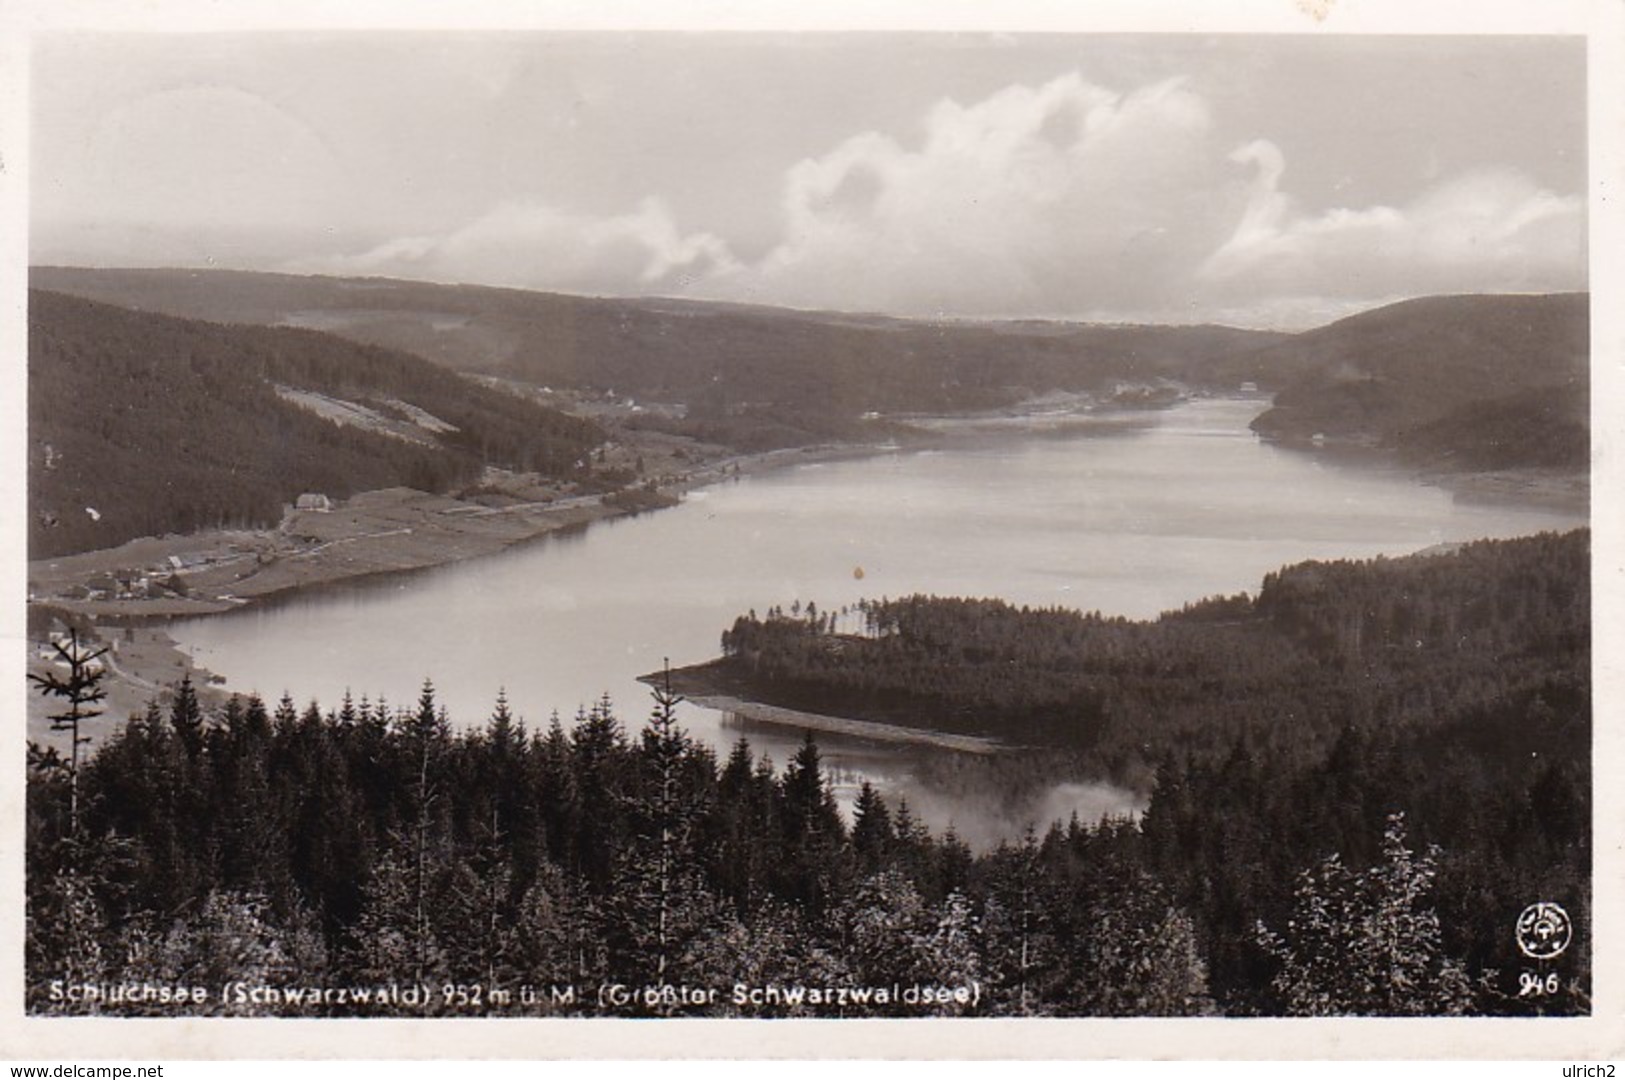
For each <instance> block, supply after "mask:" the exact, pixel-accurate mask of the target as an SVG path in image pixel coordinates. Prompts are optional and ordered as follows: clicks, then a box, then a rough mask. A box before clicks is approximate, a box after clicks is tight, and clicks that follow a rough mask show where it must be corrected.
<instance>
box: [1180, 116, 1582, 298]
mask: <svg viewBox="0 0 1625 1080" xmlns="http://www.w3.org/2000/svg"><path fill="white" fill-rule="evenodd" d="M1230 158H1231V160H1232V161H1233V162H1236V163H1238V164H1242V165H1244V166H1250V167H1253V168H1254V169H1255V178H1254V182H1253V191H1252V194H1251V196H1250V197H1249V200H1248V204H1247V208H1246V210H1245V211H1244V213H1243V214H1242V217H1241V220H1240V221H1239V222H1238V223H1237V225H1236V228H1235V231H1234V232H1233V233H1232V234H1231V236H1230V238H1229V239H1228V240H1226V241H1225V243H1224V244H1223V245H1222V246H1220V247H1219V248H1218V250H1216V251H1215V252H1214V253H1213V254H1212V255H1211V256H1210V257H1209V258H1208V259H1207V260H1206V261H1205V262H1204V263H1203V265H1202V267H1201V270H1200V274H1199V276H1200V278H1201V279H1202V281H1203V283H1204V284H1205V285H1206V286H1208V287H1209V289H1210V290H1211V291H1212V292H1213V293H1214V294H1216V295H1220V296H1229V297H1235V296H1239V295H1243V294H1253V295H1255V296H1260V297H1262V296H1268V295H1285V296H1300V297H1301V296H1330V297H1339V296H1341V297H1361V296H1364V297H1372V296H1390V295H1391V296H1412V295H1417V294H1421V293H1433V292H1452V291H1456V292H1473V291H1489V290H1507V291H1517V290H1528V289H1553V288H1559V289H1575V288H1581V287H1583V286H1584V282H1585V261H1584V258H1585V237H1586V231H1585V230H1586V222H1585V206H1584V203H1583V202H1582V201H1581V199H1580V198H1579V197H1578V196H1563V195H1558V194H1555V193H1553V192H1551V191H1548V190H1546V189H1544V188H1541V187H1538V186H1537V185H1536V184H1535V183H1534V182H1533V181H1531V180H1529V179H1528V178H1527V177H1525V176H1523V175H1521V174H1519V173H1517V172H1514V171H1511V170H1504V169H1483V170H1478V171H1474V172H1470V173H1467V174H1464V175H1460V176H1455V177H1452V178H1449V179H1447V180H1444V181H1442V182H1440V183H1437V184H1435V185H1433V186H1431V187H1429V188H1428V189H1426V190H1424V191H1422V192H1421V193H1419V194H1418V195H1417V196H1416V197H1415V198H1414V199H1412V200H1411V201H1409V202H1407V203H1405V204H1404V205H1402V206H1373V207H1366V208H1362V209H1347V208H1339V209H1331V210H1326V211H1322V212H1319V213H1309V212H1305V211H1302V210H1300V209H1299V208H1298V207H1297V206H1296V205H1295V204H1294V200H1293V199H1292V198H1291V197H1290V196H1289V195H1287V194H1286V193H1285V192H1283V191H1282V189H1281V181H1282V177H1283V174H1284V173H1285V172H1286V163H1285V160H1284V159H1283V157H1282V154H1281V151H1280V150H1279V149H1278V148H1276V147H1275V146H1274V145H1273V144H1271V143H1269V142H1265V141H1259V142H1253V143H1249V144H1247V145H1246V146H1243V147H1241V148H1239V149H1238V150H1236V151H1235V152H1234V153H1232V154H1231V155H1230Z"/></svg>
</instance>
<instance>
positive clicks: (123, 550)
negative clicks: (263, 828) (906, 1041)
mask: <svg viewBox="0 0 1625 1080" xmlns="http://www.w3.org/2000/svg"><path fill="white" fill-rule="evenodd" d="M1140 411H1141V410H1128V409H1125V410H1118V409H1110V410H1106V411H1105V412H1104V413H1100V412H1094V411H1092V410H1091V411H1090V412H1088V413H1081V414H1075V415H1074V416H1073V417H1072V418H1071V419H1072V421H1073V423H1076V424H1082V425H1086V426H1087V425H1100V424H1102V423H1106V424H1121V423H1125V422H1132V421H1133V419H1134V415H1133V414H1134V413H1137V412H1140ZM1125 414H1126V415H1125ZM916 419H922V420H923V419H928V418H916ZM937 419H938V420H939V421H941V423H939V424H937V425H926V426H922V427H919V428H917V429H916V436H915V437H912V438H907V439H905V440H902V441H887V442H884V443H879V442H877V443H827V444H818V445H812V446H804V447H787V448H779V449H774V450H767V451H761V452H755V453H721V454H714V455H713V454H708V455H707V456H706V459H705V460H701V461H694V462H693V463H692V467H690V468H687V469H685V470H684V471H683V472H682V473H681V474H679V475H675V476H674V475H671V474H669V473H668V474H666V475H665V476H664V477H662V478H661V480H660V481H659V482H656V483H655V484H653V485H651V486H650V487H649V488H648V489H646V490H639V489H624V491H625V492H626V493H629V494H623V493H618V492H609V493H604V494H596V493H595V494H585V495H582V494H573V495H564V494H562V493H561V494H560V495H557V496H553V497H550V498H548V497H544V498H542V499H532V500H529V501H527V500H524V499H521V498H520V497H518V496H517V495H512V494H509V493H503V496H502V499H504V500H506V501H496V502H495V504H494V505H493V500H492V499H491V498H489V497H487V498H486V499H485V500H484V501H475V499H474V498H470V497H469V493H466V492H465V493H464V497H463V498H455V497H452V496H444V495H433V494H429V493H425V492H421V491H416V490H414V489H410V488H389V489H382V490H376V491H368V492H361V493H358V494H357V495H354V496H352V497H351V498H349V499H347V500H345V501H344V502H342V503H337V504H334V505H333V506H332V508H331V509H329V510H304V511H300V510H290V511H289V512H288V514H287V515H286V516H285V517H284V519H283V521H282V522H281V523H280V524H279V525H278V526H276V527H275V528H269V529H257V530H246V529H237V530H213V531H209V532H202V533H194V534H190V535H186V536H166V537H147V538H141V539H137V540H132V541H129V542H127V543H126V544H123V545H120V546H119V547H117V548H110V549H102V550H98V551H91V552H83V553H78V554H74V555H66V556H61V557H58V558H54V559H41V560H37V561H33V562H30V563H29V564H28V576H29V608H30V610H31V611H33V610H39V609H43V610H50V609H57V610H60V611H63V612H67V613H70V614H72V615H75V616H78V617H80V618H84V619H86V620H88V621H89V622H90V623H92V624H93V625H96V626H98V627H99V628H100V629H101V630H102V632H103V636H104V637H105V638H107V639H109V640H112V639H115V638H118V637H121V636H122V635H125V634H128V633H130V632H132V631H133V632H135V633H136V634H137V636H138V637H140V638H142V639H143V641H146V642H147V643H146V645H145V647H143V648H141V649H137V650H136V651H135V653H134V654H133V655H132V656H129V657H125V656H123V655H121V656H120V657H119V660H120V663H119V664H118V665H116V666H115V668H114V670H113V671H112V672H111V673H110V674H111V676H112V677H110V678H109V679H108V680H107V683H108V686H109V690H110V696H109V707H108V710H107V711H108V714H109V715H110V716H114V717H117V716H118V709H119V708H121V707H122V706H124V705H127V704H129V703H131V702H136V701H138V702H139V704H140V707H142V708H144V707H145V702H146V701H147V700H148V699H149V698H151V697H154V696H157V697H160V698H163V697H165V696H166V695H167V694H168V693H169V690H168V688H169V687H170V686H173V685H174V683H176V682H178V681H179V680H180V678H181V677H182V676H183V675H188V674H189V675H190V676H191V677H192V680H193V683H194V685H196V686H197V687H198V689H199V691H200V693H203V692H205V691H207V692H208V693H209V695H211V697H218V698H219V699H220V700H221V701H223V700H224V699H225V697H226V695H227V693H228V691H224V690H222V689H221V688H220V684H219V682H218V681H217V680H216V679H215V677H214V676H212V674H211V673H210V672H208V671H207V670H205V669H202V668H199V667H197V666H195V665H193V664H192V663H191V662H190V658H189V657H186V656H185V655H184V654H183V653H182V652H181V651H180V650H179V648H178V646H176V644H175V642H174V640H173V639H172V638H170V637H169V635H168V634H167V633H166V632H165V628H166V626H167V624H168V623H170V622H171V621H172V620H175V619H178V618H193V617H200V616H207V615H213V614H221V613H225V612H228V611H236V610H239V609H241V608H245V607H252V606H255V605H261V606H264V605H266V604H274V603H277V602H279V601H283V600H287V599H289V598H293V597H296V596H298V595H299V594H301V593H305V592H309V591H312V590H320V589H325V588H332V587H335V586H343V585H349V584H352V583H357V582H361V581H364V580H366V579H368V578H379V577H387V576H392V575H400V574H408V573H413V572H417V571H421V570H429V569H434V568H437V567H441V566H449V565H452V564H456V563H461V562H466V561H469V560H472V559H476V558H481V557H484V556H487V555H494V554H497V553H500V552H502V551H505V550H508V549H510V548H514V547H517V546H520V545H524V544H527V543H531V542H534V541H537V540H542V539H545V538H547V537H549V536H554V535H567V534H569V533H571V532H575V531H579V530H584V529H587V528H588V527H590V526H591V525H592V524H593V523H595V522H599V521H606V520H613V519H616V518H620V517H628V516H633V515H636V514H639V513H644V512H646V511H650V510H655V509H662V508H665V507H667V506H671V505H677V504H678V503H680V502H681V496H682V495H683V494H684V493H687V492H689V491H693V490H697V489H700V488H705V487H710V486H714V485H716V484H719V483H726V482H727V481H729V480H737V479H739V478H742V477H748V476H753V475H759V474H764V473H769V472H774V471H778V470H781V469H786V468H791V467H794V466H798V465H810V464H819V463H823V462H830V461H839V460H850V459H857V458H867V457H874V456H877V455H885V454H892V453H898V452H907V451H910V450H923V449H931V448H939V449H940V448H944V447H946V448H952V447H954V446H956V445H976V444H980V443H982V442H985V441H988V440H990V439H992V440H998V439H1005V438H1010V437H1019V436H1023V435H1040V436H1041V435H1044V434H1047V433H1049V427H1050V425H1052V424H1053V423H1054V422H1055V418H1054V417H1053V416H1052V415H1043V416H1026V417H1020V418H1016V417H1008V416H1006V417H1001V418H1000V422H999V423H997V424H995V425H994V430H988V429H987V428H986V425H985V424H984V423H982V422H979V421H978V419H977V418H974V417H972V418H968V419H967V418H962V417H943V418H937ZM956 421H964V423H962V424H961V423H956ZM1012 421H1014V422H1012ZM1006 424H1009V425H1010V426H1008V427H1006ZM1302 451H1303V452H1307V453H1309V454H1312V455H1314V456H1316V457H1327V458H1331V459H1334V460H1335V459H1336V458H1337V456H1338V455H1337V454H1336V452H1335V451H1332V452H1330V453H1325V452H1317V451H1316V450H1311V449H1309V448H1307V447H1305V448H1302ZM1392 464H1395V463H1390V465H1392ZM1412 476H1413V478H1414V480H1415V482H1417V483H1420V484H1424V485H1428V486H1433V487H1436V488H1440V489H1442V490H1445V491H1447V492H1449V493H1450V494H1451V496H1452V498H1454V499H1457V500H1459V501H1463V502H1468V501H1472V502H1491V503H1504V504H1510V505H1523V506H1535V507H1539V508H1542V509H1548V510H1558V511H1561V512H1569V513H1574V514H1577V515H1578V516H1580V517H1582V518H1585V517H1587V516H1588V510H1589V498H1588V491H1587V480H1588V477H1586V476H1585V475H1583V474H1582V475H1580V476H1577V477H1576V476H1570V475H1567V474H1560V473H1557V472H1547V471H1543V472H1540V473H1538V474H1534V473H1529V472H1527V471H1520V472H1511V473H1500V474H1479V473H1471V474H1440V473H1426V472H1421V471H1413V472H1412ZM618 494H619V495H621V498H620V499H619V500H617V498H616V496H617V495H618ZM177 562H178V564H179V565H174V566H173V567H171V566H170V564H171V563H177ZM135 568H146V570H147V571H148V572H150V576H151V577H152V579H153V580H157V578H158V577H159V575H160V574H163V575H168V576H166V584H167V583H168V582H169V581H172V580H175V579H178V580H180V581H181V582H182V583H183V590H182V591H183V592H184V595H175V594H173V593H172V592H170V591H168V590H167V589H166V590H164V591H161V592H159V593H157V594H156V595H152V594H149V595H145V596H141V597H139V598H138V597H132V596H120V597H116V598H115V597H108V596H101V597H95V596H92V597H81V598H71V597H68V596H64V595H62V594H63V593H65V592H67V591H69V589H70V587H71V586H72V585H81V586H82V584H83V583H85V582H93V581H97V580H102V581H105V580H106V579H107V578H108V577H109V576H111V575H114V574H117V575H120V576H125V577H131V578H132V579H133V575H134V574H135ZM80 591H83V590H82V589H81V590H80ZM37 594H44V595H37ZM39 637H40V633H39V631H38V630H31V632H30V639H31V640H38V639H39ZM147 639H150V641H147ZM29 652H30V657H31V660H30V663H31V665H32V664H34V663H35V662H36V661H35V659H34V658H33V654H34V649H33V648H32V647H30V650H29ZM114 688H117V689H118V693H117V694H114V693H113V692H112V691H113V690H114ZM703 693H704V689H703V688H697V689H696V692H695V696H691V697H690V700H692V701H694V702H695V703H696V704H701V705H704V706H705V707H710V708H715V709H718V710H719V711H724V712H734V713H736V714H738V715H740V716H741V717H744V718H745V719H749V720H758V721H760V722H763V723H770V724H778V725H780V726H800V727H802V728H813V729H815V730H824V731H831V732H838V733H842V734H847V735H851V736H853V737H857V738H866V739H876V740H878V741H892V742H922V741H925V742H930V741H933V740H935V739H936V738H937V733H932V732H918V731H917V730H916V729H910V728H900V727H895V726H894V725H886V724H878V723H875V722H872V721H862V720H852V719H850V718H843V717H829V716H823V715H821V714H816V713H799V712H798V711H796V710H778V708H777V707H776V706H770V705H765V704H762V703H757V702H750V701H745V700H742V699H738V698H734V697H731V696H729V695H726V694H705V696H706V697H709V698H712V699H713V700H714V701H715V702H716V704H712V703H710V702H702V701H701V700H700V696H699V695H701V694H703ZM48 705H49V703H48V702H46V701H44V700H42V697H41V695H39V694H37V693H32V692H31V693H30V694H29V698H28V709H27V725H28V730H29V734H30V737H36V736H49V734H50V733H49V731H48V728H49V725H48V724H47V723H45V721H44V714H45V712H46V711H47V710H48ZM775 710H776V711H775ZM842 725H851V726H846V727H843V726H842ZM120 726H122V724H120ZM922 736H923V737H922ZM943 738H947V739H949V740H959V739H964V740H968V741H967V742H966V743H965V745H964V746H958V745H949V748H951V749H965V750H967V751H968V752H973V753H989V752H994V751H993V750H990V749H986V748H981V749H976V748H974V747H978V746H979V745H980V744H981V743H984V742H986V743H993V744H995V745H996V746H997V745H998V744H996V740H978V739H977V738H976V737H973V736H943ZM39 741H42V742H50V741H51V739H50V738H49V737H45V738H40V739H39ZM938 745H948V744H942V743H938ZM999 748H1003V747H1002V746H1000V747H999Z"/></svg>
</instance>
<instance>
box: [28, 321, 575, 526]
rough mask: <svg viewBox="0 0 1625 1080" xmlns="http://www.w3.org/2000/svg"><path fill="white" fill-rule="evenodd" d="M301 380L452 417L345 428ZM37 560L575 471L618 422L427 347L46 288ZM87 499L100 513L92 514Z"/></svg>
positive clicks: (35, 454) (32, 431) (34, 337)
mask: <svg viewBox="0 0 1625 1080" xmlns="http://www.w3.org/2000/svg"><path fill="white" fill-rule="evenodd" d="M278 386H283V387H292V388H296V389H300V390H307V391H313V392H318V393H322V394H325V395H329V396H331V397H334V398H338V399H343V400H346V401H355V402H363V403H370V404H371V406H372V407H375V408H377V409H379V410H381V411H383V412H385V413H391V412H393V413H394V414H396V415H397V416H409V415H410V413H408V412H405V411H403V410H402V409H401V403H405V404H406V405H409V406H416V407H418V408H421V409H424V410H427V411H428V412H430V413H432V414H433V416H434V417H435V418H436V419H438V420H439V421H442V422H443V424H444V425H449V429H447V428H442V429H441V430H438V431H433V432H431V430H430V429H422V431H423V435H422V438H420V439H417V440H408V439H401V438H394V437H391V436H389V435H386V434H382V433H379V432H375V431H367V430H363V429H361V428H357V427H350V426H341V425H339V424H335V423H333V422H331V421H328V420H326V419H323V418H322V417H320V416H317V415H315V414H314V413H311V412H308V411H306V410H305V409H302V408H300V407H299V406H297V405H294V404H292V403H291V402H289V401H286V400H283V398H282V397H279V396H278V394H277V387H278ZM28 425H29V447H28V453H29V457H28V467H29V487H30V489H31V490H30V508H31V513H30V515H29V533H28V535H29V548H30V553H31V556H32V557H34V558H39V557H41V556H49V555H59V554H66V553H69V552H74V551H84V550H90V549H95V548H104V547H112V546H115V545H117V544H120V543H122V542H124V541H126V540H130V539H133V538H135V537H138V536H156V535H161V534H164V533H176V532H191V531H194V530H197V529H204V528H215V527H222V526H225V527H256V526H257V527H263V526H270V525H275V524H276V523H277V521H278V520H279V519H280V518H281V516H282V511H283V507H284V506H285V505H288V504H291V503H292V502H293V501H294V500H295V499H296V498H297V497H298V496H299V495H300V494H301V493H303V492H307V491H314V492H321V493H323V494H327V495H329V496H332V497H334V498H341V497H345V496H348V495H350V494H353V493H355V492H357V491H366V490H371V489H376V488H384V487H394V486H398V485H399V486H406V487H413V488H418V489H420V490H424V491H444V490H447V489H448V488H449V487H451V486H453V485H458V484H464V483H468V482H471V481H475V480H477V479H478V478H479V476H480V471H481V469H482V468H483V466H485V465H487V464H491V465H500V466H503V467H507V468H513V469H519V470H536V471H539V472H542V473H544V474H548V475H553V476H565V475H569V474H571V473H572V472H573V471H574V470H575V467H576V462H577V461H578V460H579V459H581V458H582V457H583V456H584V455H585V454H586V453H587V452H588V451H589V450H590V449H591V448H592V447H593V446H594V445H596V444H597V443H599V442H601V441H602V439H603V437H604V436H603V433H602V432H601V431H600V430H599V429H598V428H597V427H596V426H595V425H593V424H591V423H589V422H587V421H584V420H580V419H577V418H575V417H570V416H566V415H564V414H563V413H559V412H557V411H555V410H551V409H547V408H543V407H542V406H539V405H536V404H534V403H532V402H529V401H526V400H523V399H521V398H518V397H514V396H512V395H508V394H503V393H499V392H497V391H494V390H490V389H487V388H485V387H482V386H480V385H478V384H476V383H473V382H471V381H469V380H467V379H465V378H463V377H461V376H458V375H456V374H454V373H452V372H449V371H446V370H445V369H443V368H439V367H436V366H435V365H433V364H431V363H428V362H427V361H424V360H422V359H420V358H418V357H416V356H411V355H408V354H405V353H400V352H392V351H389V350H386V349H381V348H377V347H374V346H368V345H359V344H356V343H354V342H351V341H347V340H344V339H342V338H337V337H333V336H331V335H328V334H322V333H318V332H315V331H311V330H295V329H288V328H269V327H253V326H225V325H219V324H214V323H204V322H196V321H191V320H185V319H176V318H171V317H169V316H163V315H152V314H147V313H143V312H136V311H129V310H126V309H123V308H116V307H112V306H109V305H106V304H99V303H93V302H90V301H87V300H80V299H77V298H74V297H69V296H62V295H58V294H55V293H49V292H43V291H39V290H35V291H33V292H31V293H30V295H29V359H28ZM87 508H89V509H91V510H94V511H95V513H94V514H91V513H89V512H88V511H87Z"/></svg>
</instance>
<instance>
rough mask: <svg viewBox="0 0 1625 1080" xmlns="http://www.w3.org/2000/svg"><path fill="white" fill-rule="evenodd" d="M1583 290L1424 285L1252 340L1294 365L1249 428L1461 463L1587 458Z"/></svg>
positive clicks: (1563, 462) (1430, 462)
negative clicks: (1451, 290)
mask: <svg viewBox="0 0 1625 1080" xmlns="http://www.w3.org/2000/svg"><path fill="white" fill-rule="evenodd" d="M1589 302H1590V297H1589V295H1588V294H1585V293H1558V294H1551V295H1541V296H1511V295H1508V296H1432V297H1424V298H1421V299H1416V300H1406V301H1403V302H1401V303H1397V304H1391V305H1389V306H1387V307H1382V308H1377V309H1374V310H1372V311H1365V312H1361V313H1360V314H1358V315H1353V316H1350V317H1348V318H1346V319H1340V320H1338V321H1337V322H1334V323H1331V324H1330V325H1328V326H1323V327H1321V328H1319V329H1316V330H1311V331H1308V332H1305V333H1302V334H1298V335H1297V336H1295V337H1293V338H1291V339H1290V340H1288V341H1284V342H1281V343H1278V344H1276V345H1273V346H1271V347H1269V348H1268V349H1266V350H1265V353H1266V354H1267V357H1268V359H1269V361H1270V362H1271V363H1272V364H1275V365H1278V366H1283V367H1296V368H1297V369H1298V370H1299V371H1300V372H1301V374H1300V375H1298V376H1297V377H1296V378H1294V379H1292V380H1291V381H1289V382H1288V383H1287V384H1286V385H1285V386H1283V387H1282V388H1281V389H1280V391H1279V392H1278V393H1277V395H1276V398H1275V404H1274V407H1273V408H1271V409H1270V410H1269V411H1268V412H1266V413H1264V414H1263V415H1262V416H1260V417H1259V418H1258V419H1257V420H1256V421H1255V422H1254V423H1253V428H1254V430H1255V431H1258V432H1259V433H1260V434H1262V435H1264V436H1266V437H1268V438H1271V439H1274V440H1277V441H1280V442H1283V443H1288V444H1298V445H1306V444H1312V443H1317V442H1327V443H1345V444H1355V445H1362V446H1369V447H1376V448H1380V449H1384V450H1388V451H1393V452H1396V453H1398V454H1399V455H1401V456H1402V457H1403V458H1405V459H1406V460H1408V461H1411V462H1413V463H1415V464H1418V465H1422V466H1426V467H1433V468H1442V469H1450V470H1461V471H1476V470H1496V469H1515V468H1527V467H1535V468H1561V469H1577V468H1583V467H1585V465H1586V464H1587V462H1588V461H1589V452H1590V450H1589V448H1590V439H1589V430H1590V427H1589V401H1590V398H1589V379H1590V363H1589V358H1590V342H1589V332H1590V327H1589V314H1588V311H1589Z"/></svg>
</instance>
